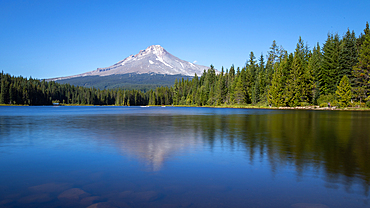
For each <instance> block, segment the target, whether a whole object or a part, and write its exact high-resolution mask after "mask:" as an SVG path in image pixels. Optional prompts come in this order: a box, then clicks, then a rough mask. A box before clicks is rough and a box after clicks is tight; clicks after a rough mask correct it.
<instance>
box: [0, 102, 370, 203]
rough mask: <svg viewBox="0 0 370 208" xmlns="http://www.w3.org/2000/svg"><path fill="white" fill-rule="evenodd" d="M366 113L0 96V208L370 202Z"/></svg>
mask: <svg viewBox="0 0 370 208" xmlns="http://www.w3.org/2000/svg"><path fill="white" fill-rule="evenodd" d="M369 121H370V112H346V111H308V110H265V109H263V110H262V109H221V108H220V109H218V108H186V107H165V108H164V107H147V108H144V107H116V106H111V107H107V106H89V107H79V106H75V107H68V106H42V107H32V106H31V107H26V106H24V107H23V106H22V107H21V106H13V107H9V106H1V107H0V207H90V208H92V207H293V208H313V207H315V208H327V207H330V208H334V207H370V202H369V187H370V136H369V135H370V134H369V133H370V122H369Z"/></svg>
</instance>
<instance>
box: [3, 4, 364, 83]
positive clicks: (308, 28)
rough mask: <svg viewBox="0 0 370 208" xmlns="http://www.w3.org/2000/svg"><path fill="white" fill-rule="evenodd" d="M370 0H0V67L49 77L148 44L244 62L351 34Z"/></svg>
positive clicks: (187, 55) (221, 61)
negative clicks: (251, 55)
mask: <svg viewBox="0 0 370 208" xmlns="http://www.w3.org/2000/svg"><path fill="white" fill-rule="evenodd" d="M369 8H370V1H369V0H360V1H322V0H321V1H316V0H314V1H232V0H229V1H192V0H187V1H164V0H162V1H145V0H141V1H113V0H105V1H103V0H102V1H93V0H88V1H84V0H78V1H76V0H73V1H67V0H45V1H44V0H37V1H20V0H0V28H1V29H0V70H3V71H4V72H6V73H10V74H12V75H15V76H19V75H22V76H23V77H29V76H32V77H33V78H51V77H59V76H69V75H75V74H79V73H83V72H87V71H92V70H95V69H96V68H98V67H107V66H110V65H113V64H114V63H116V62H118V61H120V60H122V59H124V58H126V57H127V56H129V55H130V54H136V53H138V52H139V51H140V50H142V49H145V48H147V47H148V46H150V45H154V44H158V45H161V46H163V47H164V48H165V49H166V50H167V51H168V52H170V53H171V54H173V55H175V56H177V57H179V58H181V59H183V60H186V61H190V62H194V61H197V63H198V64H202V65H206V66H209V65H210V64H213V65H214V66H215V67H216V68H217V69H220V68H221V66H224V67H225V68H230V66H231V65H232V64H234V65H235V66H244V65H245V62H246V60H247V59H248V56H249V53H250V52H251V51H253V52H254V53H255V54H256V56H257V57H258V56H260V54H261V53H263V54H264V55H266V54H267V51H268V50H269V47H270V46H271V44H272V41H273V40H276V42H277V44H278V45H282V46H283V47H284V48H285V49H286V50H288V52H293V50H294V48H295V46H296V44H297V41H298V38H299V36H302V39H303V40H304V41H305V42H306V43H307V44H308V45H309V46H310V47H311V48H312V47H313V46H314V45H316V43H317V42H319V43H320V44H321V45H322V44H323V43H324V42H325V40H326V38H327V34H328V33H329V32H330V33H338V34H339V35H340V36H342V35H343V34H344V33H345V32H346V31H347V28H349V29H350V30H354V31H355V33H356V35H357V36H358V35H359V34H360V33H361V32H363V29H364V28H365V24H366V21H370V12H369Z"/></svg>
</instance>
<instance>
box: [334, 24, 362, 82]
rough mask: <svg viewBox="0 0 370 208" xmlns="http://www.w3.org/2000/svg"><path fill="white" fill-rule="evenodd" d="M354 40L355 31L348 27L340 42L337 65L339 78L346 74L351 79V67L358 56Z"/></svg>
mask: <svg viewBox="0 0 370 208" xmlns="http://www.w3.org/2000/svg"><path fill="white" fill-rule="evenodd" d="M356 40H357V39H356V36H355V32H354V31H352V32H350V31H349V29H348V30H347V32H346V34H345V36H344V37H343V39H342V41H341V43H340V51H339V66H338V67H339V69H338V70H339V74H338V76H339V77H340V79H341V78H342V77H343V76H344V75H346V76H347V77H348V78H349V79H350V81H351V80H352V68H353V66H355V65H356V63H357V57H358V54H357V46H356Z"/></svg>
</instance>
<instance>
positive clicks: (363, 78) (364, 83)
mask: <svg viewBox="0 0 370 208" xmlns="http://www.w3.org/2000/svg"><path fill="white" fill-rule="evenodd" d="M352 73H353V77H354V82H355V83H354V84H355V89H354V91H355V95H356V98H358V99H360V101H362V99H369V97H367V96H368V92H369V90H370V74H369V73H370V33H368V34H367V35H365V40H364V42H363V44H362V46H361V49H360V53H359V55H358V63H357V64H356V65H355V66H354V67H353V72H352Z"/></svg>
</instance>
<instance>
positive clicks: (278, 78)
mask: <svg viewBox="0 0 370 208" xmlns="http://www.w3.org/2000/svg"><path fill="white" fill-rule="evenodd" d="M286 64H287V58H286V59H284V60H282V61H281V62H280V63H278V64H276V65H275V66H277V67H276V70H275V72H274V74H273V76H272V80H271V86H270V88H269V90H268V102H269V103H270V104H272V105H273V106H276V107H281V106H284V105H285V99H284V97H283V93H282V92H283V90H284V82H283V76H284V73H283V69H284V67H285V65H286Z"/></svg>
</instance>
